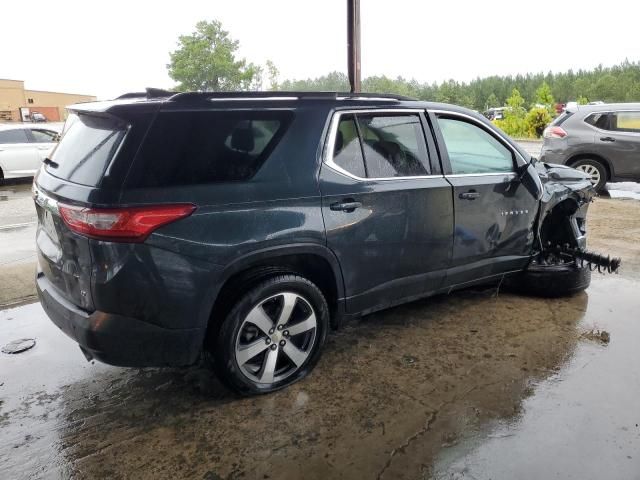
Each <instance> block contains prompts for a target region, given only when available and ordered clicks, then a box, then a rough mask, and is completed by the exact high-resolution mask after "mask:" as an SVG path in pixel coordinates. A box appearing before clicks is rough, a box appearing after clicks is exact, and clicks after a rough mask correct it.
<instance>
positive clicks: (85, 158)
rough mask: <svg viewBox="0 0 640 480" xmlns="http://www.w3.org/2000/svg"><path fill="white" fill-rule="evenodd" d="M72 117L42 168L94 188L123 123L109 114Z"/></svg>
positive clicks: (122, 132)
mask: <svg viewBox="0 0 640 480" xmlns="http://www.w3.org/2000/svg"><path fill="white" fill-rule="evenodd" d="M73 116H74V117H75V118H73V119H72V121H71V122H69V125H70V126H69V128H68V129H67V130H66V131H65V132H64V135H63V136H62V139H61V140H60V143H59V144H58V145H57V147H56V148H55V150H54V151H53V153H52V154H51V160H52V163H48V164H47V165H46V169H47V172H49V173H50V174H51V175H54V176H56V177H58V178H61V179H63V180H68V181H70V182H73V183H78V184H81V185H88V186H93V187H95V186H97V185H98V183H99V182H100V180H101V179H102V177H103V175H104V173H105V171H106V170H107V168H108V167H109V164H110V162H111V160H113V157H114V156H115V154H116V152H117V150H118V147H119V146H120V144H121V143H122V140H123V138H124V135H125V133H126V129H127V126H126V124H124V123H123V122H120V121H119V120H116V119H113V118H111V117H102V116H96V115H88V114H79V115H75V114H74V115H73Z"/></svg>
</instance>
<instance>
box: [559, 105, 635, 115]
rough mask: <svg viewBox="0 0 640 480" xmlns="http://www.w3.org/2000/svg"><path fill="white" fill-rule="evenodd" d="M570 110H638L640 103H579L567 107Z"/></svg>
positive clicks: (587, 111) (585, 111) (588, 111)
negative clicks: (575, 105)
mask: <svg viewBox="0 0 640 480" xmlns="http://www.w3.org/2000/svg"><path fill="white" fill-rule="evenodd" d="M567 110H568V111H570V112H580V113H592V112H612V111H617V110H638V111H640V103H601V104H598V105H578V106H577V107H573V108H569V109H567Z"/></svg>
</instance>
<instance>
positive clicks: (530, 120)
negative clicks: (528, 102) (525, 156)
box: [525, 107, 552, 138]
mask: <svg viewBox="0 0 640 480" xmlns="http://www.w3.org/2000/svg"><path fill="white" fill-rule="evenodd" d="M551 120H552V118H551V115H550V114H549V109H547V108H543V107H533V108H532V109H531V110H529V113H527V116H526V117H525V123H526V125H527V133H528V136H530V137H536V138H540V137H542V132H543V131H544V129H545V128H546V127H547V125H549V123H551Z"/></svg>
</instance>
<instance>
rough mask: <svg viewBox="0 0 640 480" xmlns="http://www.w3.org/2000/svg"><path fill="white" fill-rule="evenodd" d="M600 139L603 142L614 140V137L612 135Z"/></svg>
mask: <svg viewBox="0 0 640 480" xmlns="http://www.w3.org/2000/svg"><path fill="white" fill-rule="evenodd" d="M600 140H601V141H603V142H615V141H616V139H615V138H612V137H600Z"/></svg>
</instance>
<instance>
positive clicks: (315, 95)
mask: <svg viewBox="0 0 640 480" xmlns="http://www.w3.org/2000/svg"><path fill="white" fill-rule="evenodd" d="M289 97H295V98H300V99H306V100H313V99H323V100H331V99H334V100H337V99H338V98H345V99H360V98H371V99H377V98H382V99H385V100H396V101H399V100H415V98H410V97H405V96H403V95H394V94H389V93H349V92H309V91H305V92H294V91H280V90H278V91H246V92H238V91H235V92H184V93H175V94H174V95H172V96H171V97H169V100H171V101H176V102H185V101H189V100H196V99H217V98H220V99H227V98H229V99H233V98H289Z"/></svg>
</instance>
